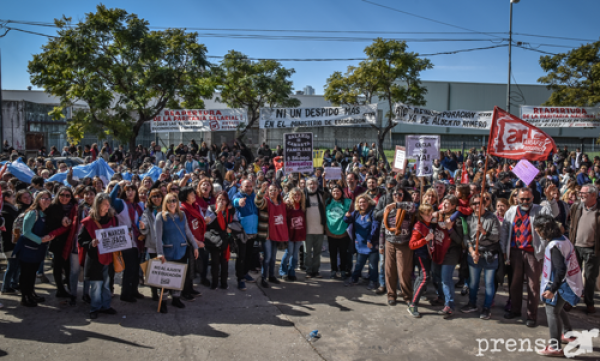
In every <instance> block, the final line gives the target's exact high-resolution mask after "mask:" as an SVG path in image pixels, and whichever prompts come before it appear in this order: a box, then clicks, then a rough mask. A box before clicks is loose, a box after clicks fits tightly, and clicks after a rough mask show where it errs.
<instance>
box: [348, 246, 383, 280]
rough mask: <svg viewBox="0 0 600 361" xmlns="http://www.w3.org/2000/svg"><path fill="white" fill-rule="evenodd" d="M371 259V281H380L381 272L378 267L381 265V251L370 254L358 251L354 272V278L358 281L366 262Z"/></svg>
mask: <svg viewBox="0 0 600 361" xmlns="http://www.w3.org/2000/svg"><path fill="white" fill-rule="evenodd" d="M367 260H369V281H371V282H373V283H377V282H378V278H379V274H378V272H377V269H378V267H379V252H378V251H376V252H371V253H369V254H362V253H357V255H356V265H355V266H354V272H352V280H353V281H354V282H357V281H358V278H359V277H360V274H361V272H362V269H363V267H364V266H365V263H367Z"/></svg>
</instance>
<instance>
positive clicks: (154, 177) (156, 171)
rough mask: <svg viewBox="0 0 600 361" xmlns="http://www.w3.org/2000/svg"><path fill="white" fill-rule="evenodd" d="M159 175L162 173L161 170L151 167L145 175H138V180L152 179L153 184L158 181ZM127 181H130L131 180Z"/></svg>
mask: <svg viewBox="0 0 600 361" xmlns="http://www.w3.org/2000/svg"><path fill="white" fill-rule="evenodd" d="M161 173H162V168H159V167H157V166H155V165H153V166H152V168H150V169H149V170H148V171H147V172H146V173H142V174H139V177H140V180H143V179H144V178H146V177H150V178H152V181H153V182H156V181H157V180H158V177H160V175H161ZM123 179H125V178H123ZM129 180H131V178H130V179H129Z"/></svg>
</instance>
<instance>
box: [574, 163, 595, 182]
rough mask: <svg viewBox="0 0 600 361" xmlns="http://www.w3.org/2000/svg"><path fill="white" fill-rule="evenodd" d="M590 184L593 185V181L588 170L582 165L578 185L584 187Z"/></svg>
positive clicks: (578, 175)
mask: <svg viewBox="0 0 600 361" xmlns="http://www.w3.org/2000/svg"><path fill="white" fill-rule="evenodd" d="M590 183H592V181H591V180H590V177H589V176H588V168H587V167H586V166H585V165H582V166H581V168H579V174H577V184H578V185H580V186H583V185H585V184H590Z"/></svg>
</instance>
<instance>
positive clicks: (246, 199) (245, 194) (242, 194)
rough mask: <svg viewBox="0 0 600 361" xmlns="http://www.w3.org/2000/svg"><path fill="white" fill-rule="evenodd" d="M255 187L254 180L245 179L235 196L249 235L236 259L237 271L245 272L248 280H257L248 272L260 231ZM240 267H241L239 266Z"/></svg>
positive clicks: (237, 207)
mask: <svg viewBox="0 0 600 361" xmlns="http://www.w3.org/2000/svg"><path fill="white" fill-rule="evenodd" d="M255 197H256V194H255V193H254V188H253V185H252V181H250V180H247V179H246V180H244V181H242V184H241V186H240V188H239V191H238V192H237V193H235V195H234V196H233V206H234V208H235V210H236V213H237V216H238V218H239V220H240V223H241V224H242V228H244V231H245V232H246V234H247V235H248V241H247V242H246V244H243V245H242V247H240V250H239V251H240V254H239V255H238V259H237V260H236V273H237V270H238V269H239V270H240V272H244V279H245V281H246V282H250V283H252V282H256V280H255V279H254V278H252V276H250V275H249V274H248V271H249V270H250V266H251V263H252V262H251V260H252V257H253V256H254V248H255V247H254V242H255V241H256V235H257V233H258V208H256V204H254V198H255ZM238 267H239V268H238Z"/></svg>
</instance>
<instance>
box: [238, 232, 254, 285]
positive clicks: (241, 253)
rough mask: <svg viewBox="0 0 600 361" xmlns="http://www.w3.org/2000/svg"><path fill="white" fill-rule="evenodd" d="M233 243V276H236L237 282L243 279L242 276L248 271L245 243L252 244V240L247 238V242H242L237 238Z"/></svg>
mask: <svg viewBox="0 0 600 361" xmlns="http://www.w3.org/2000/svg"><path fill="white" fill-rule="evenodd" d="M235 244H236V246H237V258H236V259H235V276H236V277H237V280H238V282H239V281H243V280H244V276H245V275H246V273H247V272H248V269H247V266H246V248H247V247H246V245H247V244H248V245H249V246H250V247H252V245H253V244H254V240H251V239H249V240H247V243H243V242H242V241H240V240H239V239H237V238H236V239H235Z"/></svg>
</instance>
